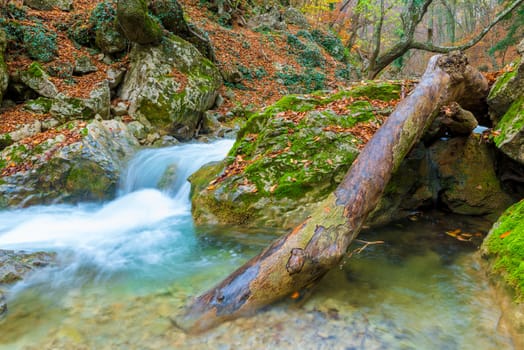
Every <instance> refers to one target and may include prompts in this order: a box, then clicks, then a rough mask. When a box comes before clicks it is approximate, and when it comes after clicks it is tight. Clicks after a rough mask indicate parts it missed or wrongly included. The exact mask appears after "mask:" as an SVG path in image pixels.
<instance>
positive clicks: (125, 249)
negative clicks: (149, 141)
mask: <svg viewBox="0 0 524 350" xmlns="http://www.w3.org/2000/svg"><path fill="white" fill-rule="evenodd" d="M232 144H233V142H232V141H230V140H221V141H216V142H213V143H209V144H184V145H177V146H173V147H168V148H162V149H149V150H143V151H140V152H139V153H138V154H137V155H136V156H135V158H134V159H132V160H131V162H130V164H129V166H128V170H127V173H125V174H124V175H123V176H122V177H123V181H122V184H121V186H120V191H119V194H118V196H117V198H116V199H115V200H113V201H111V202H107V203H96V204H93V203H85V204H78V205H50V206H35V207H30V208H25V209H16V210H6V211H1V212H0V249H14V250H26V251H38V250H45V251H53V252H57V264H55V265H54V266H51V267H46V268H44V269H42V270H39V271H37V272H36V273H34V274H32V275H30V276H29V277H28V278H26V279H25V280H23V281H22V282H19V283H17V284H16V285H14V286H13V287H11V288H10V289H9V290H8V292H7V294H6V296H7V303H8V307H9V311H8V313H7V315H6V316H5V317H4V318H3V319H1V320H0V350H4V349H35V350H37V349H38V350H40V349H67V350H69V349H97V350H98V349H235V350H236V349H476V350H482V349H499V350H501V349H513V345H512V342H511V338H510V337H509V336H508V334H507V333H506V332H505V330H504V328H503V327H502V326H501V325H500V324H499V319H500V309H499V308H498V307H497V304H496V303H495V301H494V299H493V295H492V292H491V290H490V288H489V286H488V284H487V282H486V281H485V278H483V276H482V273H481V271H480V269H479V266H478V261H477V256H476V254H475V250H476V247H477V246H478V243H479V242H476V243H471V242H459V241H457V240H455V239H453V238H451V237H449V236H447V235H446V234H445V232H446V230H452V229H456V228H460V229H461V230H463V231H468V232H478V231H481V232H484V233H485V231H486V230H487V229H488V228H489V225H487V224H485V223H483V222H479V221H478V220H469V221H466V220H465V219H461V218H453V217H450V216H442V215H441V216H438V215H435V216H432V217H431V218H420V219H418V220H417V221H408V220H406V222H400V223H398V224H395V225H391V226H389V227H385V228H382V229H379V230H368V231H366V232H363V233H362V234H361V235H360V238H362V239H364V240H367V241H378V240H380V241H384V243H383V244H374V245H371V246H369V247H367V248H366V249H364V250H363V251H362V252H361V253H360V254H354V255H353V257H352V258H351V259H348V261H347V262H345V263H344V264H343V265H342V266H341V267H340V268H339V269H335V270H333V271H332V272H330V273H329V274H328V275H327V276H326V278H325V279H323V280H322V282H321V283H320V284H319V285H318V286H317V287H316V289H315V290H314V293H313V294H312V296H311V297H310V298H308V299H307V300H301V301H292V300H286V301H283V302H281V303H279V304H278V305H274V306H272V307H271V308H269V309H268V310H265V311H264V312H261V313H259V314H258V315H256V316H254V317H251V318H247V319H240V320H236V321H233V322H229V323H226V324H223V325H221V326H219V327H217V328H216V329H213V330H211V331H209V332H206V333H204V334H199V335H187V334H184V333H183V332H181V331H180V330H178V329H177V328H176V327H174V326H173V324H172V322H171V318H172V317H173V316H176V315H177V314H178V313H180V312H181V310H182V308H183V306H184V305H185V304H186V303H187V301H188V300H190V298H191V297H192V296H195V295H197V294H198V293H199V292H202V291H204V290H206V289H207V288H210V287H212V286H213V284H214V283H217V282H219V281H220V280H221V279H222V278H223V277H225V276H227V274H228V273H230V272H231V271H233V270H234V269H235V268H236V267H237V266H239V265H240V264H242V263H243V262H244V261H246V260H247V259H248V258H249V257H251V256H253V255H255V254H256V253H257V252H258V251H260V250H261V249H262V248H263V247H265V246H266V245H267V244H268V243H269V242H270V241H271V240H273V239H274V238H275V235H278V234H282V232H278V231H275V230H274V231H270V230H263V229H258V230H249V231H248V230H239V229H233V228H230V227H207V228H198V229H197V228H195V227H194V225H193V222H192V219H191V207H190V206H191V204H190V201H189V191H190V186H189V183H188V182H187V181H186V179H187V177H188V176H189V175H190V174H191V173H193V172H194V171H196V170H197V169H198V168H199V167H200V166H202V165H203V164H205V163H207V162H210V161H218V160H221V159H222V158H223V157H224V156H225V155H226V153H227V151H228V150H229V149H230V147H231V146H232ZM360 246H362V244H356V245H355V247H354V248H357V247H360ZM354 248H352V249H354Z"/></svg>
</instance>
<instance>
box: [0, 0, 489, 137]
mask: <svg viewBox="0 0 524 350" xmlns="http://www.w3.org/2000/svg"><path fill="white" fill-rule="evenodd" d="M101 2H102V1H99V0H95V1H90V0H74V1H73V10H72V11H69V12H65V11H60V10H58V9H55V10H51V11H38V10H32V9H27V8H26V9H27V22H28V23H25V24H31V23H32V22H34V21H35V20H36V21H39V22H40V23H42V25H43V26H44V27H45V28H46V29H47V30H49V31H51V32H54V33H56V35H57V45H58V56H57V57H56V58H55V59H53V60H52V61H51V62H48V63H45V64H43V66H44V67H45V68H47V69H49V68H50V69H53V68H57V67H61V66H64V65H67V64H69V65H74V64H75V60H76V59H77V58H78V57H81V56H88V57H90V58H91V61H92V62H93V63H94V64H95V65H96V67H97V71H96V72H93V73H89V74H86V75H81V76H74V78H73V79H69V78H59V77H51V80H52V82H53V83H54V84H55V85H56V87H57V88H58V90H59V92H61V93H64V94H65V95H67V96H70V97H79V98H82V97H87V96H88V95H89V92H90V91H92V90H93V87H94V86H95V85H97V84H98V83H99V82H101V81H103V80H104V79H106V78H107V71H108V69H109V68H111V67H113V68H122V67H127V66H128V63H129V62H128V57H127V54H124V55H122V56H121V57H118V58H116V59H115V58H113V59H112V60H111V63H109V64H108V63H107V62H108V61H107V60H104V55H103V54H102V53H100V52H96V51H94V50H92V49H89V48H86V47H84V46H80V45H78V44H76V43H75V42H73V41H72V40H71V38H70V37H69V36H68V35H67V28H69V27H71V26H73V25H75V26H78V25H80V26H85V27H86V28H87V27H89V26H90V25H91V24H90V22H89V18H90V14H91V12H92V11H93V9H94V8H95V7H96V6H97V5H98V4H99V3H101ZM15 3H16V2H15ZM180 3H181V4H182V5H183V6H184V10H185V13H186V16H187V18H188V19H189V21H190V22H191V23H194V24H196V25H197V26H198V27H199V28H201V29H202V30H204V31H205V32H206V33H207V34H208V35H209V38H210V39H211V42H212V43H213V45H214V47H215V54H216V58H217V62H216V64H217V66H218V67H227V66H229V67H236V68H238V69H239V70H240V71H241V72H243V76H244V77H243V80H242V81H241V83H238V84H224V85H223V86H222V87H221V88H220V94H221V95H222V96H223V97H224V103H223V104H222V105H221V106H220V107H219V108H217V110H216V112H217V113H219V114H224V113H226V112H232V113H233V114H234V115H235V116H242V115H244V116H245V115H246V114H249V113H250V112H253V111H257V110H260V109H262V108H264V107H267V106H269V105H271V104H272V103H274V102H275V101H277V100H278V99H280V98H281V97H282V96H284V95H286V94H288V93H289V92H290V90H289V88H288V86H286V85H285V82H284V81H283V80H282V79H281V78H279V77H278V74H277V73H278V71H279V70H281V68H282V67H290V68H291V69H294V70H296V71H297V72H298V71H303V67H301V64H300V63H299V56H300V53H297V52H293V50H290V47H289V44H288V43H287V41H286V37H287V35H289V34H296V33H297V32H298V31H299V30H300V28H298V27H296V26H292V25H288V29H287V31H285V32H278V31H267V32H266V31H261V32H257V31H253V30H250V29H248V28H247V27H245V26H240V25H238V24H236V23H234V24H233V25H232V26H231V27H225V26H223V25H221V24H219V23H218V21H217V16H216V14H214V13H212V12H211V11H209V10H208V9H207V8H206V7H204V6H202V5H200V4H199V2H198V1H191V0H180ZM6 20H7V21H11V20H13V19H11V18H7V19H6ZM79 21H80V22H81V23H79ZM320 51H321V55H322V56H323V61H324V63H323V65H322V67H320V68H316V69H315V71H321V73H322V74H323V75H324V76H325V80H323V82H322V88H323V89H325V90H337V89H343V88H347V87H349V86H351V85H353V84H355V82H350V81H349V80H345V79H341V78H340V77H337V69H340V67H341V65H342V64H341V62H338V61H336V60H335V59H334V58H333V57H332V56H330V55H329V53H328V52H326V51H325V50H324V49H322V48H320ZM5 59H6V63H7V66H8V70H9V72H10V74H12V73H14V72H16V71H17V70H20V69H26V68H27V67H29V66H30V65H31V63H32V62H33V61H32V60H31V59H30V58H29V57H28V56H27V54H26V53H25V52H24V51H23V50H20V48H19V47H18V46H17V45H16V44H15V45H8V49H7V52H6V55H5ZM497 75H498V74H497V73H488V77H489V78H490V81H494V79H495V78H496V76H497ZM15 102H17V101H15ZM116 102H118V101H116V100H115V101H114V103H116ZM49 117H50V116H49V115H45V114H44V115H42V114H35V113H33V112H30V111H28V110H25V109H24V108H23V104H11V105H5V104H4V106H3V107H2V109H0V133H8V132H11V131H13V130H16V129H17V128H18V127H20V125H23V124H30V123H32V122H34V121H35V120H36V119H39V120H44V119H46V118H49ZM123 119H124V120H125V118H123ZM37 136H38V135H37ZM37 136H35V137H37ZM66 136H67V135H66ZM41 137H42V136H41V135H40V138H41ZM25 141H27V142H28V143H31V142H33V141H34V140H32V139H28V140H25Z"/></svg>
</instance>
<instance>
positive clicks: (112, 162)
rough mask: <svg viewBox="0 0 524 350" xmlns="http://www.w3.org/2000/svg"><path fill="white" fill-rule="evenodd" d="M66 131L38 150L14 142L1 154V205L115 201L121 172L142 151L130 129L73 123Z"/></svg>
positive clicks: (111, 122) (99, 123)
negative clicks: (139, 149)
mask: <svg viewBox="0 0 524 350" xmlns="http://www.w3.org/2000/svg"><path fill="white" fill-rule="evenodd" d="M61 130H62V133H58V134H55V136H54V137H50V138H48V139H47V140H46V141H44V142H42V143H40V144H38V145H36V146H35V145H25V144H20V143H14V144H13V145H11V146H9V147H7V148H6V149H4V150H3V151H2V152H1V153H0V164H1V165H2V169H1V171H2V174H3V175H4V176H3V177H2V183H1V184H0V205H1V206H3V207H6V206H27V205H33V204H45V203H51V202H53V203H54V202H79V201H89V200H103V199H110V198H113V197H114V195H115V191H116V187H117V184H118V181H119V177H120V172H121V170H122V169H123V167H124V166H125V164H126V160H127V159H128V158H129V157H131V155H132V154H133V153H134V152H135V150H136V148H137V147H138V141H137V140H136V138H135V137H134V136H133V135H132V134H131V133H130V132H129V131H128V129H127V126H126V125H125V124H124V123H122V122H119V121H116V120H104V121H96V120H93V121H91V122H90V123H88V124H87V123H85V122H79V121H76V122H75V121H72V122H68V123H67V124H66V125H64V127H63V128H62V129H61ZM26 169H28V170H26Z"/></svg>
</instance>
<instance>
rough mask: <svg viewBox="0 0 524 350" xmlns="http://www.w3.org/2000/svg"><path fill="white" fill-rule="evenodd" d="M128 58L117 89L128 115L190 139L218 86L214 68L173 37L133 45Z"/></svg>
mask: <svg viewBox="0 0 524 350" xmlns="http://www.w3.org/2000/svg"><path fill="white" fill-rule="evenodd" d="M130 60H131V63H130V68H129V70H128V72H127V74H126V76H125V79H124V82H123V83H122V86H121V91H120V97H121V98H122V99H123V100H128V101H129V114H130V115H131V116H133V117H135V118H136V119H138V120H140V121H141V122H143V123H144V124H146V125H147V123H149V124H151V125H152V126H153V127H155V128H157V130H158V131H159V132H160V133H162V134H171V135H173V136H175V137H177V138H179V139H184V140H186V139H189V138H191V137H193V136H194V134H195V130H196V127H197V125H198V124H199V123H200V121H201V119H202V117H203V113H204V112H205V111H206V110H208V109H209V108H211V107H212V106H213V104H214V103H215V99H216V96H217V94H218V92H217V89H218V88H219V87H220V86H221V84H222V79H221V77H220V73H219V71H218V70H217V68H216V67H215V66H214V65H213V64H212V63H211V62H210V61H209V60H208V59H206V58H204V57H203V56H202V55H201V54H200V52H199V51H198V50H197V49H196V48H195V47H194V46H193V45H191V44H189V43H188V42H186V41H184V40H183V39H180V38H179V37H177V36H174V35H171V36H169V37H165V38H164V39H163V40H162V43H161V44H160V45H159V46H140V45H136V46H134V47H133V49H132V51H131V53H130Z"/></svg>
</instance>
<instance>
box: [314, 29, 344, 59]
mask: <svg viewBox="0 0 524 350" xmlns="http://www.w3.org/2000/svg"><path fill="white" fill-rule="evenodd" d="M311 36H312V37H313V39H314V40H315V42H316V43H317V44H319V45H320V46H322V47H323V48H324V49H325V50H326V51H327V52H329V54H330V55H331V56H332V57H333V58H335V59H336V60H339V61H343V60H344V59H345V57H346V55H345V50H344V49H345V47H344V45H343V44H342V41H340V39H339V38H338V37H336V36H335V35H333V34H331V33H324V32H322V31H321V30H318V29H315V30H312V31H311Z"/></svg>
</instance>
